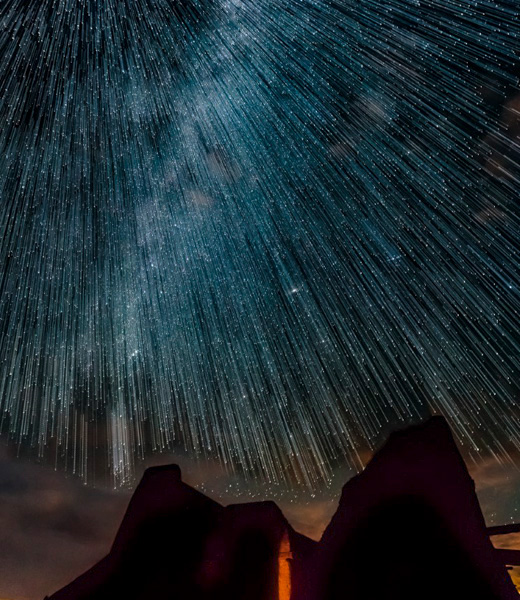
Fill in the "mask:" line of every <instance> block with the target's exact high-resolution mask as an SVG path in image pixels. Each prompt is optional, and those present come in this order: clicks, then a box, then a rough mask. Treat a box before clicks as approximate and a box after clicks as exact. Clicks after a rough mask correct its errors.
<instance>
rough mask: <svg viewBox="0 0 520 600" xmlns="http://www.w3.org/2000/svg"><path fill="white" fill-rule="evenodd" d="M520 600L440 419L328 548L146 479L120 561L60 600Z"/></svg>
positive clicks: (370, 473)
mask: <svg viewBox="0 0 520 600" xmlns="http://www.w3.org/2000/svg"><path fill="white" fill-rule="evenodd" d="M116 598H117V599H119V598H121V599H125V600H128V599H131V600H145V599H146V600H176V599H179V600H184V599H186V600H189V599H194V600H197V599H200V600H224V599H225V600H239V599H240V600H340V599H341V600H380V599H385V600H412V599H413V600H419V599H420V600H434V599H435V600H465V599H468V600H509V599H511V600H513V599H515V598H516V599H517V600H518V595H517V593H516V591H515V588H514V586H513V584H512V582H511V580H510V578H509V576H508V575H507V571H506V569H505V567H504V565H503V564H502V561H501V559H500V555H499V553H498V552H497V551H495V550H494V548H493V546H492V545H491V542H490V541H489V537H488V534H487V531H486V526H485V523H484V519H483V516H482V513H481V511H480V507H479V504H478V501H477V497H476V494H475V487H474V484H473V481H472V479H471V478H470V476H469V474H468V471H467V469H466V466H465V464H464V461H463V460H462V458H461V456H460V454H459V452H458V450H457V447H456V445H455V442H454V441H453V438H452V435H451V432H450V430H449V428H448V426H447V424H446V422H445V421H444V419H442V418H441V417H433V418H432V419H430V420H428V421H427V422H426V423H424V424H422V425H418V426H414V427H410V428H408V429H406V430H404V431H401V432H397V433H393V434H392V435H391V436H390V438H389V440H388V442H387V443H386V445H385V446H384V447H383V448H382V449H381V450H380V451H379V452H378V453H377V454H376V455H375V456H374V458H373V459H372V461H371V462H370V463H369V465H368V466H367V467H366V469H365V470H364V471H363V472H362V473H361V474H360V475H358V476H357V477H354V478H353V479H351V480H350V481H349V482H348V483H347V484H346V485H345V486H344V488H343V492H342V496H341V500H340V503H339V507H338V510H337V512H336V514H335V515H334V517H333V518H332V520H331V522H330V524H329V526H328V527H327V529H326V530H325V532H324V534H323V536H322V539H321V540H320V542H319V543H317V542H314V541H312V540H310V539H308V538H306V537H305V536H303V535H300V534H298V533H297V532H295V531H294V530H293V528H292V527H291V526H290V524H289V523H288V521H287V520H286V519H285V517H284V516H283V514H282V512H281V511H280V509H279V508H278V507H277V506H276V504H274V503H272V502H259V503H250V504H236V505H231V506H227V507H223V506H221V505H220V504H218V503H216V502H214V501H213V500H211V499H210V498H208V497H206V496H205V495H203V494H201V493H199V492H197V491H196V490H194V489H193V488H191V487H190V486H188V485H186V484H185V483H183V482H182V480H181V473H180V470H179V468H178V467H177V466H176V465H170V466H166V467H154V468H151V469H148V470H147V471H146V472H145V474H144V476H143V479H142V480H141V482H140V484H139V486H138V487H137V489H136V491H135V493H134V495H133V497H132V499H131V501H130V504H129V506H128V510H127V512H126V515H125V517H124V519H123V522H122V523H121V527H120V529H119V531H118V533H117V535H116V539H115V541H114V544H113V546H112V549H111V550H110V553H109V554H108V555H107V556H106V557H105V558H104V559H102V560H101V561H100V562H99V563H97V564H96V565H95V566H94V567H92V568H91V569H90V570H89V571H87V572H86V573H84V574H83V575H81V576H80V577H78V578H77V579H76V580H75V581H73V582H72V583H71V584H69V585H68V586H66V587H65V588H63V589H62V590H60V591H59V592H56V593H55V594H53V595H52V596H51V598H50V600H83V599H85V600H86V599H89V600H90V599H91V600H114V599H116Z"/></svg>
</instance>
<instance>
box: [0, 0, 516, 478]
mask: <svg viewBox="0 0 520 600" xmlns="http://www.w3.org/2000/svg"><path fill="white" fill-rule="evenodd" d="M519 12H520V11H519V7H518V3H517V2H516V1H515V0H511V1H508V0H497V1H495V2H491V1H487V0H482V1H480V0H472V1H468V0H457V1H455V0H389V1H384V2H383V1H381V0H378V1H375V0H321V1H320V0H255V1H253V0H215V1H213V2H209V0H208V1H207V2H204V1H196V0H191V1H190V0H135V1H133V2H132V1H122V0H39V1H38V2H36V1H32V0H3V2H2V4H1V6H0V57H1V61H0V90H1V91H0V124H1V125H0V194H1V195H0V198H1V202H0V235H1V241H0V259H1V261H2V265H3V270H2V273H1V276H0V409H1V416H0V419H1V426H2V429H3V431H4V432H7V434H8V435H9V436H10V438H11V439H12V440H13V442H15V443H18V444H20V445H22V446H24V447H28V448H34V452H37V453H39V454H40V455H41V456H48V455H50V456H51V458H52V457H54V459H53V460H55V461H56V463H57V464H58V463H59V464H60V465H64V466H65V467H66V468H67V469H71V470H73V471H74V472H76V473H78V474H79V475H81V476H82V477H84V478H85V479H88V478H89V477H91V474H92V472H93V471H94V470H95V468H96V466H95V463H96V459H95V457H96V456H98V455H100V454H101V455H102V456H103V460H104V461H105V463H106V464H107V465H109V468H110V472H111V473H112V474H113V477H114V481H115V483H116V484H121V483H125V482H128V481H130V480H131V479H132V474H133V472H134V467H135V462H136V461H137V460H140V459H141V458H143V457H144V456H145V455H147V454H148V453H153V452H154V451H160V450H166V449H175V448H182V449H183V451H187V452H189V453H191V454H192V455H193V456H200V457H211V458H215V457H216V458H218V459H219V460H220V461H221V463H222V464H223V465H224V466H225V468H226V469H228V470H229V472H230V473H236V472H241V473H244V474H245V475H246V477H250V478H256V479H258V480H261V481H265V482H269V483H276V482H282V483H291V484H292V485H295V486H301V487H302V488H308V489H317V488H319V487H320V486H321V485H323V484H324V483H326V482H327V481H330V477H331V474H332V473H333V470H334V468H335V465H337V464H339V463H347V464H349V465H350V466H351V467H352V468H359V467H360V466H361V465H362V463H363V452H364V451H365V450H366V449H371V448H373V447H374V446H375V445H377V444H378V443H379V442H380V441H381V439H382V436H383V434H384V432H386V431H387V430H388V429H389V428H392V427H395V426H396V425H398V424H403V423H407V422H411V421H414V420H417V419H419V418H421V417H424V416H425V415H427V414H429V413H431V412H435V413H441V414H443V415H445V416H446V418H447V419H448V420H449V422H450V424H451V426H452V428H453V430H454V432H455V434H456V435H457V437H458V439H459V441H460V442H461V444H462V445H463V448H464V449H465V450H466V452H467V453H468V455H472V456H473V455H474V456H478V455H479V454H481V453H487V454H491V455H494V456H495V457H496V458H497V459H498V460H502V461H506V460H507V459H508V455H509V454H510V453H511V452H513V451H514V450H515V449H520V420H519V416H520V412H519V410H518V405H519V393H520V386H519V381H520V379H519V376H520V368H519V364H520V362H519V360H520V335H519V333H518V322H519V311H520V271H519V266H520V255H519V247H518V246H519V244H518V237H519V224H520V218H519V213H518V190H519V189H520V188H519V174H520V168H519V157H520V154H519V145H518V117H519V110H520V100H519V98H520V90H519V89H518V75H519V72H520V71H519V67H518V65H519V55H518V52H517V51H518V48H519V44H518V41H519V40H520V20H519V16H520V15H519Z"/></svg>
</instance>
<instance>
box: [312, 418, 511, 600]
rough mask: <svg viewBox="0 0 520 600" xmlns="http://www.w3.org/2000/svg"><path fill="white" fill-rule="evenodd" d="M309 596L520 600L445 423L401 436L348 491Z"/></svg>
mask: <svg viewBox="0 0 520 600" xmlns="http://www.w3.org/2000/svg"><path fill="white" fill-rule="evenodd" d="M308 590H309V592H308V594H307V596H306V597H307V598H312V599H313V600H317V599H318V598H319V599H320V600H339V599H340V598H342V599H343V598H349V599H351V598H352V599H353V598H355V599H356V600H375V599H379V598H385V599H387V600H412V599H413V600H416V599H417V598H421V600H430V599H431V600H434V599H435V600H439V599H441V598H442V600H455V599H456V600H461V599H466V598H467V599H471V600H484V599H486V600H491V599H498V598H500V599H504V600H505V599H513V598H518V595H517V593H516V591H515V589H514V586H513V584H512V582H511V580H510V579H509V577H508V576H507V573H506V570H505V568H504V565H503V564H501V563H500V561H499V558H498V555H497V553H496V552H495V550H494V549H493V547H492V545H491V542H490V541H489V538H488V536H487V532H486V526H485V523H484V518H483V516H482V513H481V511H480V507H479V504H478V500H477V496H476V494H475V486H474V483H473V480H472V479H471V478H470V476H469V474H468V471H467V469H466V466H465V464H464V461H463V460H462V457H461V456H460V454H459V451H458V449H457V447H456V445H455V442H454V440H453V437H452V435H451V432H450V430H449V428H448V425H447V424H446V421H445V420H444V419H443V418H441V417H434V418H431V419H430V420H429V421H427V422H426V423H423V424H422V425H418V426H415V427H410V428H408V429H406V430H404V431H400V432H396V433H393V434H392V435H391V436H390V438H389V440H388V442H387V443H386V444H385V446H384V447H383V448H382V449H381V450H380V451H379V452H378V453H377V454H376V455H375V456H374V458H373V459H372V461H371V462H370V463H369V465H368V466H367V467H366V469H365V470H364V471H363V472H362V473H361V474H360V475H358V476H357V477H354V478H353V479H351V480H350V481H349V482H348V483H347V484H346V485H345V486H344V488H343V493H342V496H341V500H340V503H339V507H338V510H337V512H336V514H335V515H334V517H333V518H332V520H331V522H330V524H329V526H328V527H327V529H326V531H325V532H324V534H323V536H322V539H321V541H320V544H319V552H318V556H316V558H315V570H314V581H313V584H312V585H311V586H310V587H309V588H308Z"/></svg>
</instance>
